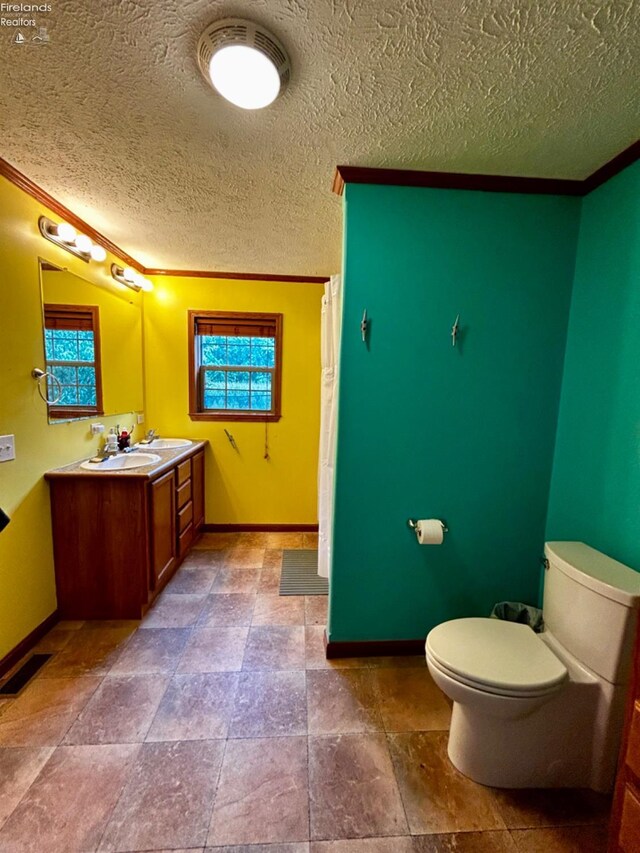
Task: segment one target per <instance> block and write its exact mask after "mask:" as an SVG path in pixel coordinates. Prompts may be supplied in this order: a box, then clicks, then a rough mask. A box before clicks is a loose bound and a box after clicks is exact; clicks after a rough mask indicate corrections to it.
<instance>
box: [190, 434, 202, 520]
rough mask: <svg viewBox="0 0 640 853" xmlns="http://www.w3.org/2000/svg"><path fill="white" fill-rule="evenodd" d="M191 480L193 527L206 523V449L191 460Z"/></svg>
mask: <svg viewBox="0 0 640 853" xmlns="http://www.w3.org/2000/svg"><path fill="white" fill-rule="evenodd" d="M191 481H192V486H193V488H192V495H193V497H192V500H193V529H194V530H196V531H197V530H198V528H199V527H200V526H201V525H202V524H204V451H203V450H201V451H200V452H199V453H196V455H195V456H194V457H193V458H192V460H191Z"/></svg>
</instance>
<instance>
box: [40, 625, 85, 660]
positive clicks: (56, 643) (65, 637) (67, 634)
mask: <svg viewBox="0 0 640 853" xmlns="http://www.w3.org/2000/svg"><path fill="white" fill-rule="evenodd" d="M74 634H75V631H73V630H67V629H65V628H60V627H59V626H58V625H56V627H55V628H52V629H51V630H50V631H49V633H48V634H46V635H45V636H44V637H43V638H42V639H41V640H40V642H39V643H37V645H36V646H35V647H34V649H33V650H34V652H44V653H46V652H59V651H60V650H61V649H63V648H64V647H65V646H66V645H67V643H68V642H69V640H70V639H71V638H72V637H73V636H74Z"/></svg>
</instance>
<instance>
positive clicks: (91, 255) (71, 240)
mask: <svg viewBox="0 0 640 853" xmlns="http://www.w3.org/2000/svg"><path fill="white" fill-rule="evenodd" d="M38 227H39V228H40V233H41V234H42V236H43V237H46V239H47V240H51V242H52V243H55V244H56V246H60V247H61V248H63V249H66V250H67V252H71V254H72V255H75V256H76V257H77V258H82V260H83V261H87V263H88V262H89V261H98V262H100V261H104V260H106V257H107V252H106V249H105V248H104V247H103V246H100V245H99V244H98V243H94V242H93V240H91V239H90V238H89V237H87V235H86V234H79V233H78V232H77V231H76V229H75V228H74V227H73V225H69V223H68V222H54V221H53V220H52V219H49V218H48V217H46V216H41V217H40V219H38Z"/></svg>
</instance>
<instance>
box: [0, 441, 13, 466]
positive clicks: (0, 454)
mask: <svg viewBox="0 0 640 853" xmlns="http://www.w3.org/2000/svg"><path fill="white" fill-rule="evenodd" d="M15 458H16V438H15V436H14V435H0V462H10V461H11V460H12V459H15Z"/></svg>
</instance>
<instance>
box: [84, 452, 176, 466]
mask: <svg viewBox="0 0 640 853" xmlns="http://www.w3.org/2000/svg"><path fill="white" fill-rule="evenodd" d="M154 462H160V457H159V456H158V454H157V453H138V452H137V451H136V452H135V453H122V454H118V456H110V457H109V458H108V459H105V460H104V462H83V463H82V465H81V466H80V467H81V468H84V469H85V471H130V470H131V469H132V468H142V466H143V465H151V464H152V463H154Z"/></svg>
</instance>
